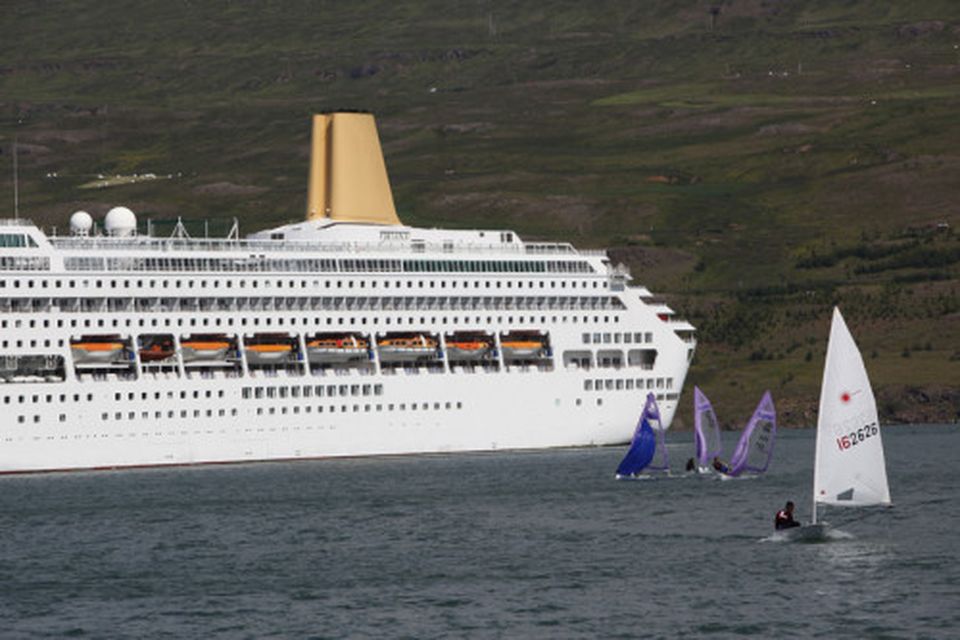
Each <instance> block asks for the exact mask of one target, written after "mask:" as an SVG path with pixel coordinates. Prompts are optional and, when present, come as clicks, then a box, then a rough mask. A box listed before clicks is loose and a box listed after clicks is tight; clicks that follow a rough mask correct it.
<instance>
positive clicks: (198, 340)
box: [180, 335, 231, 362]
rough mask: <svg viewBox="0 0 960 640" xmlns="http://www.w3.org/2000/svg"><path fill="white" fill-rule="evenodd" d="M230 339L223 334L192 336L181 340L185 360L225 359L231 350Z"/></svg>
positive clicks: (181, 352)
mask: <svg viewBox="0 0 960 640" xmlns="http://www.w3.org/2000/svg"><path fill="white" fill-rule="evenodd" d="M230 346H231V343H230V340H229V339H227V338H226V337H223V336H217V335H213V336H196V335H194V336H190V337H188V338H186V339H184V340H182V341H181V342H180V354H181V355H182V356H183V361H184V362H206V361H218V360H224V359H226V357H227V352H228V351H229V350H230Z"/></svg>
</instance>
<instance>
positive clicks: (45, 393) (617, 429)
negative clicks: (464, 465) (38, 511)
mask: <svg viewBox="0 0 960 640" xmlns="http://www.w3.org/2000/svg"><path fill="white" fill-rule="evenodd" d="M325 117H329V116H325ZM337 118H339V119H341V120H342V121H343V122H350V123H351V124H359V126H360V129H361V130H364V131H366V133H365V135H367V136H368V137H369V127H372V122H373V121H372V117H370V116H365V115H364V114H336V115H335V116H334V117H333V122H334V124H336V119H337ZM317 126H318V124H317V122H315V136H314V140H315V141H316V139H317V131H316V130H317ZM319 126H321V127H323V126H327V127H329V126H331V121H330V120H326V121H321V122H320V123H319ZM364 127H367V129H364ZM372 131H373V134H372V135H373V141H374V142H375V143H376V130H375V128H373V129H372ZM338 133H339V130H337V129H334V135H333V138H335V139H336V138H337V134H338ZM347 137H348V136H346V135H341V136H340V140H344V139H346V138H347ZM376 144H377V149H376V151H377V154H379V143H376ZM361 146H362V145H361ZM318 153H319V154H320V155H321V156H323V157H324V158H327V160H328V161H331V162H332V160H330V159H331V158H333V157H334V155H335V154H333V153H331V152H330V149H329V148H325V147H324V146H323V145H319V151H318V145H316V144H315V148H314V162H313V168H312V169H311V175H312V176H313V179H312V180H311V185H312V186H311V197H310V202H311V204H310V207H311V208H312V217H311V218H310V219H308V220H307V221H305V222H302V223H298V224H292V225H286V226H282V227H278V228H275V229H270V230H266V231H262V232H259V233H255V234H253V235H251V236H249V237H248V238H246V239H240V238H238V237H237V236H236V235H235V234H232V235H231V236H230V237H228V238H224V239H209V238H203V239H191V238H189V237H187V236H186V234H184V233H179V234H176V235H175V236H174V237H170V238H156V237H150V236H148V235H138V234H137V221H136V219H135V216H134V215H133V213H132V212H130V211H129V210H126V209H123V208H117V209H115V210H112V211H111V212H110V213H109V214H108V215H107V218H106V220H105V221H104V225H103V230H104V231H103V233H100V234H96V233H92V220H91V219H90V217H89V216H87V215H86V214H82V215H81V214H74V217H73V218H72V220H71V229H72V232H71V234H70V235H69V236H54V235H47V234H45V233H43V232H42V231H41V229H39V228H38V227H36V226H35V225H33V224H31V223H29V222H27V221H23V220H6V221H2V222H0V402H2V403H3V409H4V411H3V417H2V418H0V425H2V426H0V472H14V471H37V470H55V469H82V468H103V467H123V466H143V465H164V464H194V463H214V462H234V461H248V460H275V459H293V458H316V457H327V456H360V455H378V454H406V453H420V452H443V451H471V450H473V451H475V450H494V449H518V448H543V447H558V446H577V445H590V444H597V445H599V444H613V443H621V442H625V441H627V440H629V438H630V435H631V433H632V430H633V428H634V424H635V421H636V418H637V414H638V410H639V407H641V406H642V403H643V400H644V398H645V397H646V394H647V393H649V392H650V391H653V392H654V393H655V394H656V396H657V399H658V402H659V403H660V408H661V413H662V418H663V422H664V424H666V425H669V423H670V421H671V419H672V417H673V414H674V411H675V409H676V403H677V399H678V396H679V393H680V390H681V387H682V385H683V381H684V378H685V376H686V372H687V368H688V366H689V362H690V360H691V359H692V357H693V352H694V347H695V339H694V331H693V327H692V326H691V325H690V324H689V323H687V322H685V321H682V320H678V319H676V318H675V317H674V314H673V312H672V311H671V310H670V309H669V307H667V306H666V305H664V304H662V303H659V302H657V301H656V300H655V299H654V298H653V296H652V295H651V294H650V292H649V291H647V290H646V289H645V288H643V287H641V286H632V285H631V284H630V276H629V274H628V273H627V272H626V271H625V270H624V269H623V268H620V267H617V266H614V265H611V264H610V261H609V259H608V258H607V257H606V255H605V254H604V253H603V252H594V251H578V250H576V249H575V248H574V247H572V246H571V245H569V244H561V243H532V242H524V241H523V240H522V239H520V238H519V237H518V236H517V235H516V234H515V233H513V232H511V231H507V230H494V231H490V230H483V231H480V230H477V231H464V230H441V229H418V228H413V227H407V226H404V225H402V224H400V223H399V220H398V219H396V214H395V212H393V211H392V206H393V203H392V199H391V200H390V201H389V207H390V210H389V211H387V212H386V214H384V216H383V218H384V219H377V216H376V215H370V213H369V212H364V211H362V210H360V211H359V212H358V216H356V217H355V218H353V219H351V217H350V216H349V215H348V214H344V213H343V210H344V207H345V208H346V209H347V210H348V211H349V209H350V208H351V207H354V208H357V209H362V207H363V206H375V207H379V210H381V211H383V210H384V207H385V206H386V205H384V204H383V201H382V195H381V201H380V202H379V203H377V202H376V199H375V198H374V199H373V200H371V201H370V202H372V203H373V204H372V205H357V203H355V202H351V201H350V200H349V199H344V198H343V197H342V196H341V197H340V200H341V202H340V203H339V204H338V203H336V198H333V199H331V198H330V197H329V192H330V190H331V186H330V185H332V184H334V182H336V181H335V180H333V179H332V178H331V175H330V174H331V170H330V168H329V167H328V168H326V169H323V170H321V171H317V170H316V165H317V163H318V160H317V154H318ZM367 155H370V154H367ZM381 163H382V160H381ZM347 164H349V163H347ZM385 177H386V176H385V173H384V179H385ZM316 179H320V180H321V181H323V183H324V184H323V185H320V186H317V185H316V184H315V180H316ZM387 184H388V183H387ZM336 188H337V187H333V189H334V190H335V189H336ZM387 189H389V186H387ZM324 194H326V195H324ZM367 195H369V194H367ZM331 203H333V204H331ZM344 203H345V204H344ZM391 214H392V218H391Z"/></svg>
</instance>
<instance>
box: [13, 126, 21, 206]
mask: <svg viewBox="0 0 960 640" xmlns="http://www.w3.org/2000/svg"><path fill="white" fill-rule="evenodd" d="M18 173H19V172H18V168H17V136H13V219H14V220H19V219H20V182H19V179H18Z"/></svg>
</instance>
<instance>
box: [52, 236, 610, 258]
mask: <svg viewBox="0 0 960 640" xmlns="http://www.w3.org/2000/svg"><path fill="white" fill-rule="evenodd" d="M49 240H50V243H51V244H52V245H53V246H54V247H56V248H58V249H69V250H77V249H81V250H97V251H101V250H115V251H129V250H136V251H158V252H167V251H248V252H249V251H268V252H287V253H310V252H320V253H410V252H411V251H412V248H411V244H410V243H409V242H402V243H399V242H329V241H327V242H316V241H309V240H234V239H228V238H203V239H199V238H189V239H187V238H154V237H150V236H134V237H126V238H115V237H104V236H96V237H74V236H51V237H49ZM421 246H422V247H423V250H422V253H444V254H511V255H517V254H533V255H583V256H603V255H606V253H605V252H604V251H602V250H594V249H582V250H578V249H575V248H574V247H573V245H571V244H569V243H544V242H537V243H527V244H512V245H490V244H473V243H467V244H455V245H453V247H451V246H450V245H449V244H445V243H443V242H428V243H424V244H422V245H420V244H418V245H417V247H418V249H419V247H421Z"/></svg>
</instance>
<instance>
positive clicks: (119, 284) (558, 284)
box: [0, 278, 607, 289]
mask: <svg viewBox="0 0 960 640" xmlns="http://www.w3.org/2000/svg"><path fill="white" fill-rule="evenodd" d="M8 282H9V288H11V289H20V288H21V286H22V287H23V288H26V289H34V288H40V289H47V288H51V287H52V288H56V289H60V288H63V286H64V282H66V287H67V288H69V289H76V288H77V287H80V288H90V287H93V288H96V289H121V288H122V289H130V288H131V287H134V286H135V287H136V288H137V289H142V288H144V287H145V286H146V287H149V288H150V289H156V288H158V287H159V288H161V289H168V288H186V289H206V288H208V287H209V288H211V289H219V288H220V285H221V281H220V280H203V279H190V280H49V279H40V280H33V279H26V280H25V279H23V278H16V279H12V280H9V281H8V280H6V279H0V289H5V288H7V286H8V285H7V283H8ZM247 282H248V281H247V280H224V281H223V282H222V284H223V286H224V287H225V288H227V289H231V288H233V286H234V283H236V284H237V287H238V288H240V289H245V288H246V287H247ZM134 283H136V284H134ZM249 283H250V288H252V289H258V288H260V287H261V286H262V287H264V288H267V287H270V286H275V287H276V288H278V289H282V288H284V287H286V288H288V289H295V288H297V286H298V284H299V288H300V289H306V288H307V287H308V286H310V287H312V288H317V289H319V288H321V287H322V288H325V289H344V288H345V289H354V288H358V289H366V288H368V287H369V288H370V289H376V288H377V287H378V286H381V285H382V288H384V289H390V288H391V287H392V288H394V289H404V288H406V289H414V288H416V289H446V288H447V287H448V286H449V287H450V288H451V289H456V288H458V287H460V288H462V289H470V288H471V286H472V288H474V289H501V288H506V289H512V288H514V287H516V288H517V289H524V288H526V289H566V288H567V287H568V286H569V288H571V289H577V288H580V289H606V288H607V281H606V280H600V279H597V278H591V279H589V280H473V281H470V280H463V281H458V280H454V279H447V278H444V279H440V280H383V281H379V282H378V281H377V280H312V281H311V280H299V281H297V280H287V281H284V280H266V279H265V280H250V281H249ZM404 285H406V286H404Z"/></svg>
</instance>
